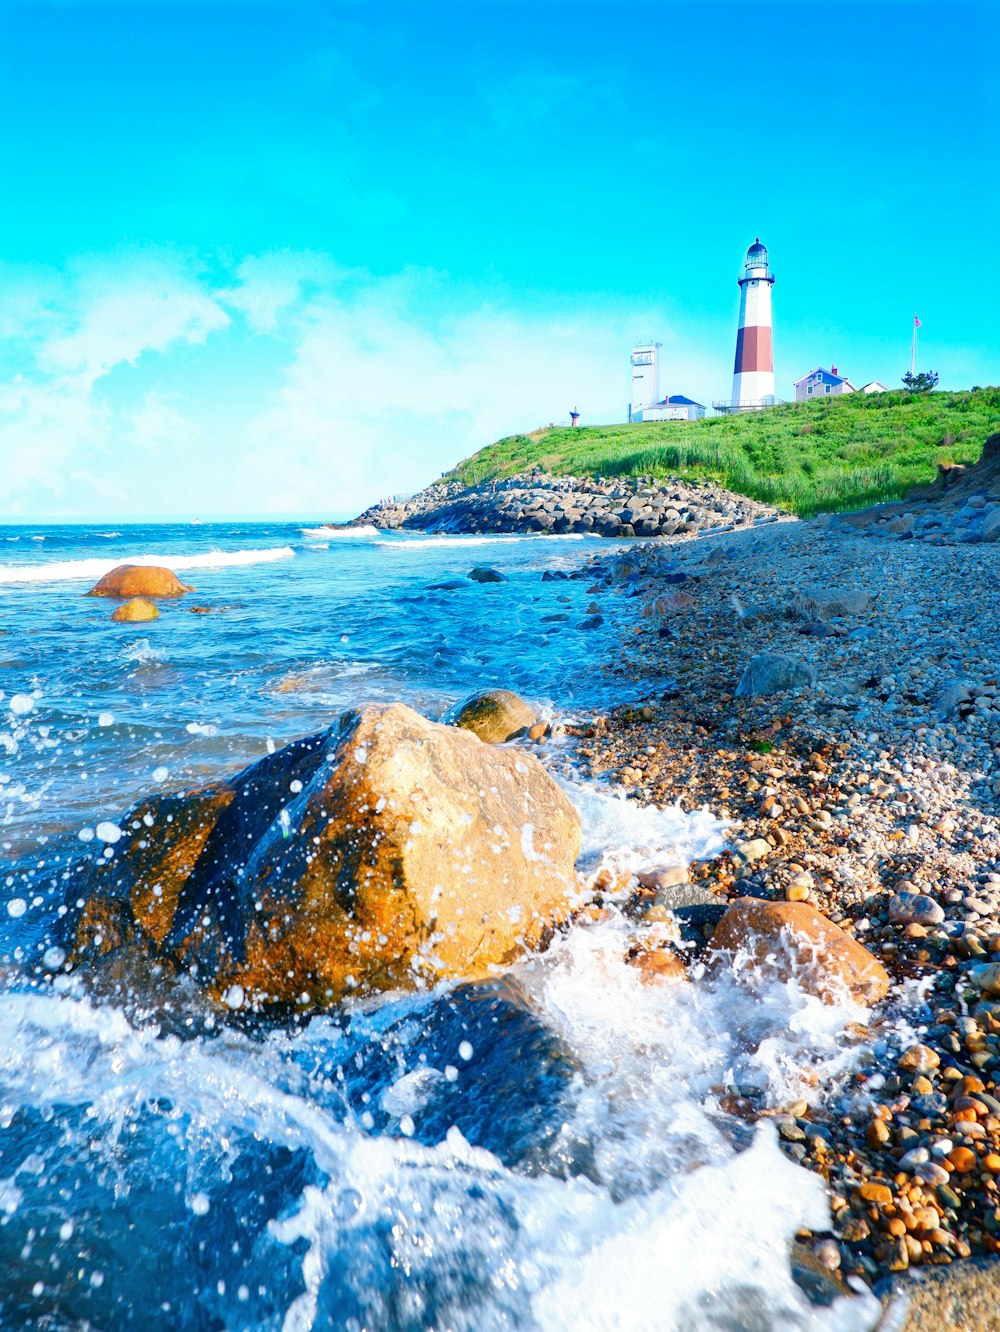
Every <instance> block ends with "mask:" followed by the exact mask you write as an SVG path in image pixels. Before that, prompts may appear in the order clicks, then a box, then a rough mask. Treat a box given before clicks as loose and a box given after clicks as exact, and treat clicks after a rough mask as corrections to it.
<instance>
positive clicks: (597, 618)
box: [576, 615, 604, 629]
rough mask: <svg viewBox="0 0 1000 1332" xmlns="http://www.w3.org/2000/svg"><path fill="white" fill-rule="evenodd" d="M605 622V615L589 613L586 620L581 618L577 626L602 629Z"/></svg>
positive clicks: (579, 627)
mask: <svg viewBox="0 0 1000 1332" xmlns="http://www.w3.org/2000/svg"><path fill="white" fill-rule="evenodd" d="M603 623H604V616H603V615H588V616H587V618H586V619H585V620H581V621H580V623H579V624H578V625H577V626H576V627H577V628H578V629H600V627H601V625H602V624H603Z"/></svg>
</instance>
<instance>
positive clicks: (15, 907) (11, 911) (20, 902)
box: [7, 897, 28, 920]
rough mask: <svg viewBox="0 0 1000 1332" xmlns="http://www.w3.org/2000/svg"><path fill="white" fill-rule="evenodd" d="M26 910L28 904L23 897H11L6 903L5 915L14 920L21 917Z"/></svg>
mask: <svg viewBox="0 0 1000 1332" xmlns="http://www.w3.org/2000/svg"><path fill="white" fill-rule="evenodd" d="M27 909H28V904H27V902H26V901H25V900H24V898H23V897H12V898H11V899H10V901H9V902H8V903H7V914H8V916H13V917H14V918H15V920H16V919H17V917H18V916H23V915H24V913H25V912H26V911H27Z"/></svg>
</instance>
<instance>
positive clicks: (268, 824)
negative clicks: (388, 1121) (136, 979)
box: [71, 704, 580, 1007]
mask: <svg viewBox="0 0 1000 1332" xmlns="http://www.w3.org/2000/svg"><path fill="white" fill-rule="evenodd" d="M122 829H123V833H124V836H123V838H122V840H121V841H120V842H119V843H118V844H117V845H116V846H115V855H114V856H113V857H112V858H110V859H108V860H105V861H104V862H103V863H94V864H92V865H91V866H90V867H89V868H88V871H87V874H88V875H89V879H88V881H87V882H86V884H85V885H84V886H83V887H82V888H81V885H80V884H79V883H78V882H74V884H73V886H72V893H71V896H72V898H73V899H76V898H77V897H82V899H83V900H84V902H85V905H84V907H83V909H82V911H81V912H80V914H79V915H78V916H77V918H76V919H75V921H74V922H73V926H72V928H73V938H72V941H71V942H72V946H71V959H72V961H73V962H74V963H75V964H76V965H78V966H80V965H84V964H86V963H87V962H88V961H89V960H93V959H95V958H100V957H103V956H105V955H106V954H108V953H109V952H116V951H119V950H121V949H128V948H131V949H136V948H138V949H140V950H142V951H144V952H146V953H147V954H149V955H151V956H153V957H154V958H163V959H165V960H168V961H170V962H172V963H174V964H175V965H176V966H177V967H178V968H180V969H183V970H187V971H191V972H192V973H193V974H194V975H195V977H196V979H197V981H198V983H199V984H200V985H201V986H203V987H204V988H205V989H206V990H207V992H208V993H209V994H210V995H211V996H213V997H214V998H216V999H218V1000H221V1001H224V1002H227V1003H229V1004H230V1005H231V1006H234V1007H236V1006H242V1005H243V1004H244V1003H247V1004H251V1005H253V1006H255V1007H267V1006H273V1005H288V1004H297V1005H303V1006H310V1007H322V1006H325V1005H328V1004H330V1003H332V1002H335V1001H336V1000H338V999H340V998H341V997H343V996H344V995H346V994H350V993H365V992H372V991H378V990H384V989H390V988H395V987H399V986H403V987H413V986H423V985H426V984H429V983H433V982H434V981H436V980H438V979H443V978H450V977H466V978H470V979H479V978H482V977H486V976H488V975H490V974H492V972H493V971H494V969H495V968H496V967H498V966H505V965H507V964H509V963H512V962H513V961H515V960H516V959H517V958H518V957H519V956H521V955H522V953H523V952H524V951H525V950H526V949H530V948H532V947H534V946H537V945H538V944H539V943H540V942H541V941H542V940H543V938H544V937H545V935H546V933H547V931H548V930H549V929H550V928H551V927H552V926H553V925H555V924H557V923H558V922H560V921H562V920H563V919H564V918H565V916H566V914H567V912H568V909H569V904H570V900H571V898H572V896H573V894H574V892H575V890H576V888H577V879H576V875H575V871H574V862H575V860H576V856H577V854H578V852H579V846H580V825H579V819H578V818H577V815H576V812H575V810H574V809H573V807H572V805H570V803H569V801H568V800H567V799H566V797H565V795H564V794H563V792H562V791H561V790H560V788H559V787H558V786H557V785H556V783H555V782H554V781H553V780H552V778H551V777H550V776H549V775H548V773H547V772H546V771H545V769H544V768H543V767H542V766H541V764H540V763H539V762H538V760H537V759H535V758H534V757H533V756H532V755H530V754H526V753H523V752H522V751H520V750H504V749H500V748H495V747H493V746H491V745H484V744H482V743H481V742H480V741H479V740H478V739H477V737H476V736H475V735H472V734H469V733H468V732H466V731H463V730H460V729H458V728H455V727H450V726H441V725H438V724H437V723H434V722H430V721H427V720H426V719H425V718H423V717H420V716H418V715H417V714H416V713H415V712H412V711H410V709H409V708H406V707H403V706H402V705H401V704H393V705H391V706H388V707H369V708H363V709H361V710H359V711H357V712H351V713H347V714H345V715H344V717H342V718H341V719H340V721H339V723H338V724H337V725H335V726H333V727H331V728H330V730H329V731H326V732H324V733H323V734H321V735H317V736H311V737H308V738H307V739H304V740H299V741H296V742H295V743H294V744H291V745H287V746H286V747H285V748H284V749H281V750H278V751H277V752H276V753H274V754H271V755H268V756H267V757H265V758H263V759H261V760H260V762H258V763H256V764H254V765H253V766H252V767H250V768H247V769H246V770H245V771H244V772H243V773H241V774H240V775H239V776H238V777H236V778H235V779H233V780H232V781H231V782H227V783H225V784H222V785H220V786H216V787H212V788H209V789H207V790H205V791H202V792H199V793H196V794H194V795H191V796H171V797H156V798H154V799H152V800H150V801H149V802H147V803H146V804H144V805H141V806H139V807H137V808H136V809H135V810H133V811H132V812H131V813H130V814H129V815H128V817H127V818H126V819H124V820H123V821H122Z"/></svg>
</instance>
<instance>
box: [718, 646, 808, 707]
mask: <svg viewBox="0 0 1000 1332" xmlns="http://www.w3.org/2000/svg"><path fill="white" fill-rule="evenodd" d="M815 681H816V672H815V671H814V670H813V668H812V667H811V666H810V665H808V663H807V662H804V661H799V660H798V659H797V658H796V657H784V656H782V655H781V654H780V653H777V652H761V653H758V655H757V656H756V657H751V658H750V661H749V662H748V663H747V666H746V668H745V669H744V671H743V674H742V676H741V677H740V682H739V684H738V685H737V686H736V697H737V698H755V697H756V696H757V695H759V694H779V693H782V692H784V690H786V689H800V688H809V687H811V686H812V685H813V684H814V683H815Z"/></svg>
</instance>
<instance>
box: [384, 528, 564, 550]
mask: <svg viewBox="0 0 1000 1332" xmlns="http://www.w3.org/2000/svg"><path fill="white" fill-rule="evenodd" d="M551 540H552V538H551V537H545V536H543V535H542V533H541V532H532V533H530V534H527V533H525V534H524V535H521V536H428V537H418V536H410V535H407V536H405V537H397V538H396V539H395V540H394V541H393V540H389V541H376V542H375V543H374V544H375V545H376V546H385V547H387V548H391V549H392V550H430V549H432V548H433V547H434V546H449V547H454V546H513V545H515V544H516V543H517V542H519V541H551ZM557 540H559V541H582V540H584V533H578V532H568V533H567V534H566V535H565V536H561V537H558V538H557Z"/></svg>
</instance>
